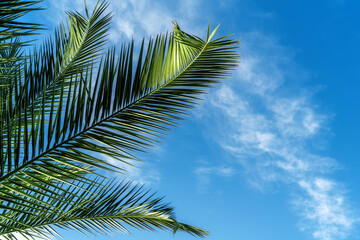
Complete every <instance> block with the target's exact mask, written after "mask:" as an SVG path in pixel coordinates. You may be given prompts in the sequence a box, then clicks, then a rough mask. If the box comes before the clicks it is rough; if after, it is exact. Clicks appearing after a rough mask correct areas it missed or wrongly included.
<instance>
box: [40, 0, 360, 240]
mask: <svg viewBox="0 0 360 240" xmlns="http://www.w3.org/2000/svg"><path fill="white" fill-rule="evenodd" d="M87 2H88V4H89V6H90V7H91V6H93V4H94V2H95V1H94V0H88V1H87ZM110 2H111V8H110V10H112V11H113V12H114V24H113V26H112V29H111V31H110V34H109V44H115V45H120V44H121V43H122V42H124V41H129V39H131V38H132V37H134V39H135V40H136V41H137V42H140V40H141V39H142V37H149V36H154V35H155V34H157V33H160V32H166V31H168V30H171V27H172V24H171V20H173V19H175V20H177V21H178V23H179V24H180V26H181V27H182V28H183V29H184V30H185V31H186V32H189V33H193V34H196V35H200V36H205V34H206V28H207V24H208V21H209V20H210V21H211V23H212V26H213V27H215V26H216V25H217V24H219V23H220V24H221V26H220V29H219V32H218V36H220V35H224V34H229V33H234V37H235V38H241V43H240V45H241V48H240V49H239V52H240V55H241V56H242V58H241V63H240V66H239V68H238V69H237V70H236V71H234V73H233V75H232V76H231V77H229V78H227V79H224V82H223V83H222V84H220V85H218V86H217V88H216V89H212V90H211V91H210V92H209V94H208V95H206V96H205V97H204V99H205V100H206V101H204V102H201V104H200V105H199V107H198V108H197V109H195V110H193V111H192V112H191V116H189V117H187V119H186V121H184V122H182V125H181V126H180V127H179V128H177V129H174V130H173V131H172V132H171V133H170V134H169V136H168V137H166V138H165V139H164V143H163V144H161V145H159V146H158V147H157V148H155V149H153V150H152V152H151V154H149V155H144V156H142V159H143V160H144V163H142V164H139V165H138V168H136V169H134V168H129V169H128V170H129V174H128V176H127V178H130V179H134V180H135V181H138V182H141V183H145V184H147V186H148V187H151V188H152V189H154V190H156V191H158V193H159V195H160V196H162V195H165V196H166V200H167V201H169V202H171V203H172V205H173V206H174V207H175V209H176V212H177V217H178V219H179V220H181V221H184V222H186V223H189V224H193V225H196V226H199V227H202V228H204V229H207V230H209V231H210V232H211V235H210V236H209V237H208V238H207V239H209V240H232V239H244V240H263V239H266V240H288V239H292V240H297V239H299V240H300V239H302V240H303V239H309V240H310V239H319V240H335V239H336V240H337V239H360V237H359V230H358V229H359V219H360V218H359V217H360V211H359V209H360V205H359V203H358V199H359V197H360V181H359V180H360V175H359V174H358V173H359V172H360V161H359V156H360V127H359V126H358V123H359V122H360V113H359V104H360V97H359V94H358V91H359V89H360V83H359V81H358V80H359V77H360V68H359V67H358V66H359V64H360V60H359V59H360V58H359V56H360V50H359V49H360V48H359V47H358V44H359V42H360V41H359V40H360V32H359V31H358V26H359V23H360V17H359V16H358V11H357V10H358V9H359V7H360V3H358V2H357V1H348V0H322V1H321V0H318V1H310V0H303V1H284V0H273V1H266V0H252V1H250V0H238V1H235V0H234V1H233V0H227V1H220V0H213V1H205V0H183V1H175V0H170V1H150V0H122V1H120V0H110ZM44 5H45V6H46V7H47V8H48V9H47V10H45V11H43V12H42V13H40V14H37V15H36V16H34V19H36V20H38V21H46V23H47V24H48V25H47V26H48V28H50V29H53V28H54V26H56V24H57V23H58V22H59V20H60V19H61V18H63V19H64V14H63V12H64V11H65V10H82V9H83V1H82V0H62V1H61V0H47V1H45V2H44ZM116 177H118V178H119V179H122V178H123V177H124V176H116ZM63 236H64V238H65V239H93V240H95V239H99V240H100V239H119V238H120V239H124V240H132V239H140V240H141V239H144V240H145V239H146V240H155V239H175V240H176V239H179V240H180V239H181V240H189V239H193V238H192V237H190V236H187V235H183V234H178V235H176V236H175V237H172V236H171V234H169V233H143V232H137V231H133V235H119V236H115V237H113V238H111V237H108V236H106V237H84V236H82V235H79V234H77V233H73V232H64V234H63Z"/></svg>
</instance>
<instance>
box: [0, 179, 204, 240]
mask: <svg viewBox="0 0 360 240" xmlns="http://www.w3.org/2000/svg"><path fill="white" fill-rule="evenodd" d="M76 185H79V183H77V184H76ZM80 185H81V186H82V189H83V190H79V189H78V188H74V187H69V186H68V187H66V186H61V187H62V188H61V187H59V186H58V187H57V189H56V192H55V193H54V194H53V195H51V196H48V197H44V201H46V203H47V204H46V205H44V206H37V205H36V204H35V205H34V204H32V202H33V200H32V199H30V198H29V199H28V202H25V203H24V202H22V201H20V202H18V201H16V200H15V201H12V202H2V203H1V205H0V209H2V210H1V212H0V226H1V228H0V236H1V237H3V238H4V239H16V236H17V235H22V236H23V237H25V238H28V239H33V238H35V237H36V238H44V239H48V237H49V236H57V235H58V233H57V231H56V228H60V229H73V230H77V231H79V232H81V233H84V234H87V233H90V234H113V233H114V232H115V231H119V232H123V233H129V232H130V228H133V229H137V230H150V231H154V230H156V229H160V230H167V231H174V232H176V231H184V232H187V233H189V234H191V235H194V236H199V237H204V236H206V235H207V234H208V233H207V232H206V231H204V230H202V229H199V228H196V227H192V226H190V225H187V224H182V223H179V222H177V221H176V220H175V218H174V213H173V208H171V207H169V205H168V204H164V203H163V201H162V198H156V197H154V194H149V191H144V190H143V188H142V187H139V186H131V184H130V183H129V182H127V183H120V184H116V183H114V182H107V181H105V182H104V181H102V182H100V181H98V180H94V182H92V183H90V184H80ZM58 196H62V198H61V199H59V198H58Z"/></svg>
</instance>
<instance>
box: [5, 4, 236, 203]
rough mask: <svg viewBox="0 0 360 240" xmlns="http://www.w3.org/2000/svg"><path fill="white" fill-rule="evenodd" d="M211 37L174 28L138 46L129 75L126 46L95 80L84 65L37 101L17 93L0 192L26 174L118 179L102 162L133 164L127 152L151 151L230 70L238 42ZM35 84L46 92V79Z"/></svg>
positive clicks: (8, 123) (106, 61)
mask: <svg viewBox="0 0 360 240" xmlns="http://www.w3.org/2000/svg"><path fill="white" fill-rule="evenodd" d="M95 12H96V11H95ZM79 19H81V18H80V17H79ZM80 22H81V21H80ZM105 22H107V21H105ZM215 31H216V30H215ZM215 31H214V32H213V33H212V34H211V35H209V36H208V38H207V39H206V40H205V41H204V40H202V39H200V38H198V37H196V36H191V35H189V34H186V33H185V32H183V31H181V30H180V28H179V27H178V25H177V24H175V27H174V32H173V33H171V34H169V35H159V36H157V37H156V38H155V39H151V40H150V41H149V45H148V47H147V50H144V49H145V43H144V42H143V44H142V45H141V50H140V53H139V57H138V61H137V64H136V65H135V66H134V67H133V55H134V43H131V44H130V45H128V46H123V47H122V48H121V49H120V53H119V56H116V52H115V49H113V50H111V51H109V52H108V53H107V54H106V55H105V57H104V58H103V59H102V61H101V62H100V64H99V65H100V67H99V69H98V70H96V72H97V73H96V74H95V73H94V72H95V69H96V66H97V65H96V64H95V63H89V62H86V63H87V64H86V67H85V70H84V68H81V67H80V70H79V72H78V73H75V72H72V74H70V75H69V76H68V77H67V78H60V79H63V81H54V82H53V83H51V84H52V86H53V87H44V88H43V90H42V91H41V92H40V93H39V94H38V95H37V96H39V98H38V100H37V99H36V98H35V97H34V96H36V92H35V91H33V92H32V93H31V94H30V93H29V92H28V91H27V89H31V88H32V87H34V86H32V85H26V87H23V89H24V91H22V93H21V94H23V95H21V94H20V96H23V97H21V98H18V99H22V101H25V99H29V100H28V105H29V106H30V109H29V110H27V109H25V110H24V111H23V112H24V114H21V112H22V110H23V108H22V106H23V105H26V104H24V103H23V104H19V107H18V108H17V109H16V110H14V111H13V112H16V111H18V114H14V116H16V118H15V119H16V120H15V121H13V122H11V117H9V116H2V117H1V116H0V133H1V132H5V133H8V134H7V135H8V136H6V134H5V136H4V135H2V134H0V137H1V136H4V137H3V138H2V139H0V140H1V141H2V142H3V144H2V146H0V156H1V161H0V170H1V176H0V182H1V184H2V185H3V186H6V187H7V188H10V187H11V186H13V179H14V178H17V179H22V178H26V176H28V175H29V174H32V175H36V176H37V177H38V178H40V179H43V178H45V179H53V180H54V181H64V182H69V181H70V180H71V179H77V178H79V177H81V176H82V175H84V174H86V173H89V172H92V170H93V168H94V167H95V168H102V169H105V170H112V171H114V170H115V171H121V170H122V169H121V168H119V167H118V166H117V165H116V164H113V163H110V162H108V161H106V160H104V158H103V155H107V156H109V157H111V158H114V159H117V160H119V161H122V162H125V163H129V162H131V161H133V160H136V157H134V156H133V155H134V152H137V151H144V149H146V148H147V147H150V146H152V145H154V144H155V143H156V142H157V141H158V139H159V136H160V135H161V134H163V133H164V132H165V131H166V130H168V129H169V128H170V127H171V126H174V125H176V123H177V120H179V119H181V117H180V115H182V114H185V113H186V111H187V109H189V108H192V107H193V106H194V105H195V104H196V101H197V100H198V99H199V98H198V96H199V95H200V94H202V93H204V92H205V91H206V89H207V88H208V87H210V86H211V85H212V84H213V83H215V82H217V80H218V79H221V78H223V77H225V76H227V75H228V74H229V72H230V70H231V69H233V68H234V67H235V66H236V64H237V58H238V54H237V52H236V48H237V46H236V45H237V43H238V41H237V40H228V39H227V38H226V36H225V37H221V38H218V39H215V40H211V39H212V37H213V35H214V33H215ZM100 39H102V38H100ZM101 41H102V40H101ZM89 51H90V52H92V51H91V49H89ZM57 54H58V53H57ZM45 65H46V64H44V65H41V66H45ZM80 66H81V65H80ZM42 70H43V69H39V72H40V73H43V71H42ZM29 79H30V78H29ZM38 79H42V81H43V86H46V79H47V78H46V76H43V77H39V78H38ZM26 83H27V82H26ZM35 88H36V87H35ZM20 90H21V89H20ZM20 90H19V91H17V92H18V93H20V92H21V91H20ZM14 92H16V89H15V91H14ZM5 107H6V105H5ZM4 112H11V111H8V109H4ZM9 119H10V120H9ZM1 123H3V124H4V125H2V126H1ZM9 126H10V130H8V131H7V129H6V127H8V128H9ZM41 176H43V178H42V177H41ZM84 181H86V179H84ZM4 189H6V188H4ZM1 192H2V189H0V194H1ZM18 192H21V191H20V190H19V191H18ZM7 194H9V193H7ZM24 197H26V195H25V194H24Z"/></svg>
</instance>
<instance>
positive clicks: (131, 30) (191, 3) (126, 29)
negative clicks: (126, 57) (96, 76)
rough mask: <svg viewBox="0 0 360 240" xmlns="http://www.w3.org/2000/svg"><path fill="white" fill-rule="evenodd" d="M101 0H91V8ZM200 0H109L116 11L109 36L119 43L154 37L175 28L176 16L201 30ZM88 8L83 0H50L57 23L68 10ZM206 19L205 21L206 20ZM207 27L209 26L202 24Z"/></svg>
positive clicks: (192, 28)
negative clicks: (164, 0) (173, 1)
mask: <svg viewBox="0 0 360 240" xmlns="http://www.w3.org/2000/svg"><path fill="white" fill-rule="evenodd" d="M96 2H97V0H87V1H86V3H87V5H88V9H89V10H90V11H91V10H92V9H93V8H94V6H95V4H96ZM200 2H201V1H200V0H186V1H179V2H177V3H170V2H160V1H151V0H123V1H109V3H110V7H109V11H111V12H112V13H113V25H112V28H111V29H110V32H109V39H110V40H111V41H112V42H113V43H115V44H117V43H121V42H124V41H128V40H129V39H135V40H136V41H138V42H140V41H142V39H143V38H144V37H146V38H148V37H150V36H152V37H154V36H155V35H157V34H159V33H166V32H168V31H171V30H172V26H173V25H172V23H171V21H172V20H177V21H178V22H179V24H180V26H183V27H184V28H185V29H186V30H187V31H189V32H191V33H199V24H194V21H197V17H198V14H197V12H196V11H194V9H196V7H197V6H199V3H200ZM70 10H75V11H80V12H83V10H84V1H83V0H62V1H58V0H50V1H49V5H48V9H47V10H46V14H47V17H48V19H49V21H50V22H52V23H53V25H57V24H58V23H59V21H60V19H63V20H64V18H65V14H64V12H65V11H70ZM204 23H205V22H204ZM201 29H204V31H205V28H201Z"/></svg>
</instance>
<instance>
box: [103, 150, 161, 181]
mask: <svg viewBox="0 0 360 240" xmlns="http://www.w3.org/2000/svg"><path fill="white" fill-rule="evenodd" d="M104 158H105V159H106V160H107V161H108V162H110V163H111V164H114V165H115V166H117V167H120V168H122V169H123V170H124V171H125V172H124V173H123V174H116V177H118V178H119V179H121V180H124V179H125V180H128V181H132V182H134V183H135V184H136V183H139V184H142V185H143V184H146V185H156V184H159V183H160V181H161V173H160V172H159V170H157V169H156V168H155V167H154V166H153V165H152V164H151V163H146V162H134V161H133V162H130V163H131V164H132V165H130V164H127V163H123V162H119V161H118V160H115V159H113V158H110V157H108V156H104Z"/></svg>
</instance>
